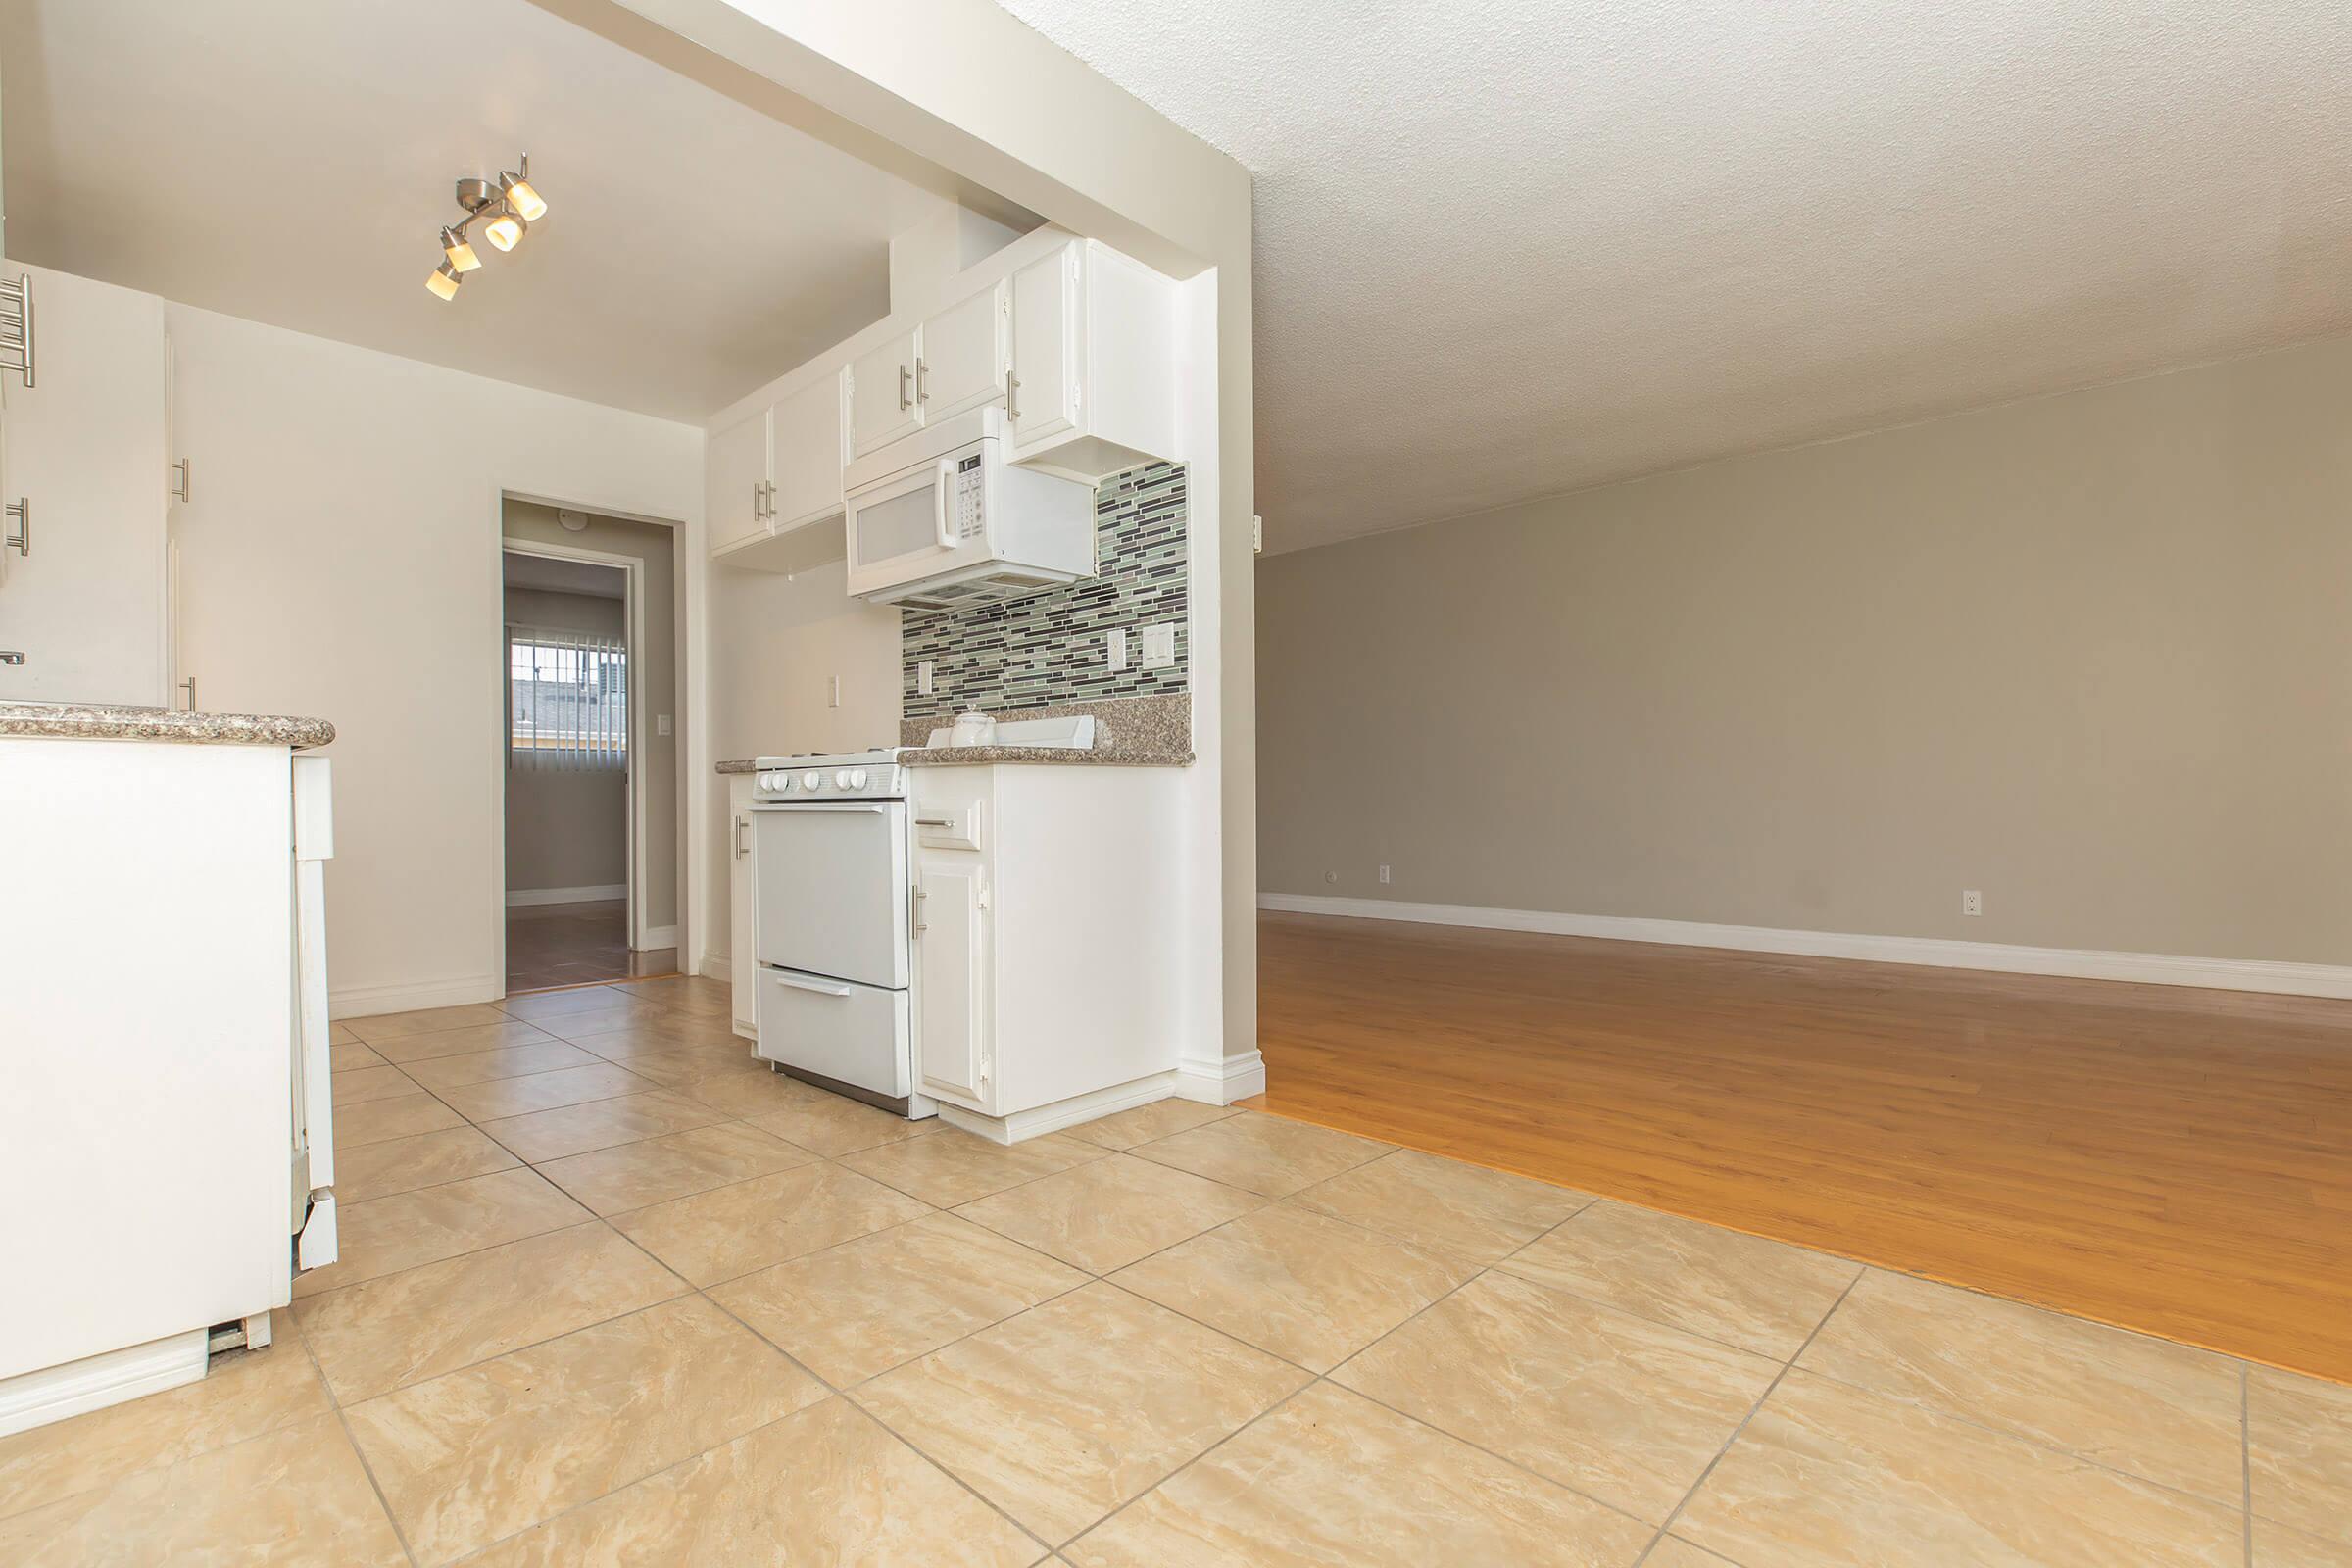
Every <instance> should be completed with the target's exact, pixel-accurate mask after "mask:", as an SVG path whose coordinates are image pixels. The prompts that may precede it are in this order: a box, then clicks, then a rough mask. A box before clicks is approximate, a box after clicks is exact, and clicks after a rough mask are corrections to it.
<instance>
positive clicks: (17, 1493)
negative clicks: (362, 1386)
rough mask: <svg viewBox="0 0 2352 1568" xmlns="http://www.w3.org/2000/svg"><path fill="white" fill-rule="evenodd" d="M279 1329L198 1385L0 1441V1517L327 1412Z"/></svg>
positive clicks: (322, 1393)
mask: <svg viewBox="0 0 2352 1568" xmlns="http://www.w3.org/2000/svg"><path fill="white" fill-rule="evenodd" d="M277 1327H278V1331H279V1332H278V1335H277V1337H276V1343H274V1344H272V1345H270V1347H269V1348H266V1349H260V1350H238V1351H232V1352H231V1353H229V1354H226V1355H221V1356H216V1357H215V1358H214V1359H213V1363H212V1366H211V1369H210V1370H208V1371H207V1372H206V1373H205V1375H204V1377H203V1378H202V1379H200V1380H199V1381H197V1382H194V1383H186V1384H182V1385H181V1386H180V1387H178V1388H176V1389H167V1390H165V1391H164V1392H163V1393H161V1394H150V1395H147V1396H146V1397H143V1398H137V1399H132V1400H129V1401H127V1402H126V1403H123V1404H115V1405H109V1406H107V1407H106V1408H105V1409H103V1410H92V1411H91V1412H90V1413H89V1414H87V1415H77V1416H74V1417H73V1418H72V1419H70V1420H66V1421H57V1422H53V1423H51V1424H50V1425H48V1426H44V1427H34V1428H33V1429H32V1430H31V1431H29V1432H20V1433H17V1434H16V1435H14V1436H13V1437H6V1438H0V1518H5V1517H7V1516H9V1515H12V1514H20V1513H24V1512H26V1511H27V1510H29V1509H32V1508H35V1507H39V1506H41V1505H43V1504H47V1503H52V1502H56V1501H57V1500H58V1499H60V1498H62V1497H67V1496H71V1495H74V1494H76V1493H82V1492H90V1491H94V1490H96V1489H98V1488H100V1487H109V1486H113V1485H114V1484H115V1483H117V1482H119V1481H121V1480H123V1478H124V1477H125V1476H131V1475H136V1474H138V1473H139V1472H140V1471H142V1470H155V1469H160V1468H161V1467H163V1466H165V1465H168V1464H177V1463H179V1462H181V1461H182V1460H186V1459H192V1458H194V1457H195V1456H196V1455H198V1454H200V1453H209V1452H211V1451H212V1450H213V1449H215V1448H223V1447H226V1446H229V1445H230V1444H232V1443H240V1442H243V1441H244V1440H245V1439H247V1438H256V1437H260V1436H261V1435H262V1434H263V1433H265V1432H274V1431H276V1430H277V1429H278V1428H279V1427H283V1426H291V1425H292V1424H293V1423H295V1422H297V1421H301V1420H304V1419H306V1418H308V1417H311V1416H316V1415H323V1414H325V1413H326V1412H327V1411H328V1410H329V1409H330V1408H331V1406H330V1405H329V1404H328V1403H327V1397H326V1389H325V1388H324V1387H323V1386H322V1385H321V1384H320V1383H319V1373H318V1371H317V1369H316V1368H314V1367H313V1366H312V1365H311V1358H310V1357H309V1356H308V1355H306V1354H304V1353H303V1348H302V1342H301V1341H300V1340H298V1339H296V1338H295V1337H294V1329H293V1321H292V1319H291V1318H289V1317H288V1316H287V1315H286V1314H284V1313H282V1312H281V1313H279V1314H278V1315H277Z"/></svg>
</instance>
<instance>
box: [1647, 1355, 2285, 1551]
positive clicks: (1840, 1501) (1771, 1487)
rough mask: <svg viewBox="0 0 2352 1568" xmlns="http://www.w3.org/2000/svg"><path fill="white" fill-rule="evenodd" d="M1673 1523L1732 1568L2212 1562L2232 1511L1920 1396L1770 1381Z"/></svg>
mask: <svg viewBox="0 0 2352 1568" xmlns="http://www.w3.org/2000/svg"><path fill="white" fill-rule="evenodd" d="M1675 1533H1676V1534H1677V1535H1681V1536H1687V1537H1689V1538H1690V1539H1691V1541H1694V1542H1696V1543H1697V1544H1700V1545H1702V1546H1705V1547H1706V1548H1708V1549H1709V1550H1711V1551H1716V1552H1720V1553H1722V1554H1723V1555H1725V1556H1727V1557H1730V1558H1731V1559H1732V1560H1733V1561H1735V1562H1737V1563H1740V1565H1741V1568H1816V1565H1818V1564H1820V1563H1822V1562H1824V1561H1831V1562H1851V1563H1870V1564H1874V1565H1883V1568H1950V1565H1952V1564H1955V1563H1966V1564H1968V1565H1969V1568H2028V1565H2033V1568H2094V1565H2096V1568H2113V1565H2118V1564H2127V1563H2128V1564H2131V1568H2176V1565H2191V1564H2193V1565H2199V1568H2224V1565H2226V1564H2233V1563H2242V1562H2243V1561H2244V1560H2245V1540H2244V1521H2243V1518H2242V1516H2241V1515H2240V1514H2238V1513H2237V1512H2236V1511H2235V1510H2233V1509H2229V1508H2223V1507H2220V1506H2218V1505H2216V1504H2213V1503H2209V1502H2204V1501H2200V1500H2199V1499H2197V1498H2194V1497H2191V1496H2188V1495H2185V1494H2183V1493H2178V1492H2170V1491H2167V1490H2165V1489H2164V1488H2161V1487H2156V1486H2152V1485H2150V1484H2148V1483H2147V1482H2144V1481H2136V1480H2133V1479H2132V1478H2131V1477H2129V1476H2123V1475H2118V1474H2116V1473H2115V1472H2114V1471H2112V1470H2105V1469H2101V1468H2099V1467H2098V1466H2095V1465H2092V1464H2088V1463H2086V1462H2084V1461H2082V1460H2081V1459H2074V1458H2069V1457H2068V1456H2066V1455H2064V1454H2061V1453H2055V1452H2052V1451H2051V1450H2050V1449H2047V1448H2043V1447H2038V1446H2034V1445H2033V1444H2030V1443H2026V1442H2024V1441H2022V1440H2020V1439H2017V1438H2011V1437H2006V1436H2003V1435H2002V1434H2000V1433H1997V1432H1988V1431H1986V1430H1985V1429H1984V1428H1983V1427H1978V1426H1972V1425H1969V1424H1967V1423H1965V1422H1962V1421H1957V1420H1954V1419H1953V1418H1951V1417H1949V1416H1944V1415H1939V1414H1937V1413H1936V1412H1934V1411H1932V1410H1928V1409H1926V1408H1924V1407H1922V1406H1920V1405H1916V1404H1911V1403H1908V1402H1905V1401H1903V1400H1899V1399H1890V1398H1887V1397H1885V1396H1884V1395H1878V1394H1873V1393H1871V1392H1869V1391H1868V1390H1865V1389H1857V1388H1853V1387H1851V1386H1850V1385H1847V1384H1843V1383H1838V1382H1834V1381H1832V1380H1830V1379H1828V1378H1822V1377H1816V1376H1814V1375H1813V1374H1811V1373H1809V1372H1805V1371H1802V1370H1798V1371H1792V1372H1790V1373H1789V1375H1788V1377H1786V1378H1785V1379H1783V1380H1782V1382H1781V1385H1780V1387H1779V1388H1777V1389H1775V1390H1773V1393H1772V1397H1770V1398H1769V1399H1767V1400H1765V1401H1764V1406H1763V1408H1762V1409H1760V1410H1758V1411H1757V1412H1756V1414H1755V1416H1754V1417H1753V1418H1752V1419H1751V1420H1750V1421H1749V1422H1748V1423H1747V1425H1746V1427H1745V1428H1743V1429H1742V1430H1741V1432H1740V1438H1739V1441H1738V1442H1736V1443H1734V1444H1733V1445H1732V1447H1731V1451H1730V1452H1728V1453H1726V1454H1725V1455H1724V1457H1723V1459H1722V1461H1721V1462H1720V1463H1719V1464H1717V1465H1716V1467H1715V1469H1714V1471H1713V1472H1712V1473H1711V1474H1709V1475H1708V1477H1707V1479H1706V1482H1705V1484H1704V1485H1703V1486H1701V1487H1700V1488H1699V1489H1698V1493H1697V1495H1696V1496H1694V1497H1693V1498H1691V1502H1690V1504H1689V1505H1688V1506H1687V1507H1685V1508H1684V1510H1683V1512H1682V1516H1681V1517H1680V1518H1679V1519H1678V1520H1677V1521H1676V1522H1675Z"/></svg>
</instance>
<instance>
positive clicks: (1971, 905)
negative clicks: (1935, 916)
mask: <svg viewBox="0 0 2352 1568" xmlns="http://www.w3.org/2000/svg"><path fill="white" fill-rule="evenodd" d="M1960 912H1961V913H1962V914H1983V913H1984V912H1985V895H1984V894H1982V893H1979V892H1978V891H1977V890H1976V889H1975V888H1970V889H1969V890H1968V891H1967V892H1966V893H1963V894H1961V895H1960Z"/></svg>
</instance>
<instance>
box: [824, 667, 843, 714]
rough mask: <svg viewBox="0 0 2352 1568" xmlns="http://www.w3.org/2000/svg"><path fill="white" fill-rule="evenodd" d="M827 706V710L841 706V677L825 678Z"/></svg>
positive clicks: (831, 676)
mask: <svg viewBox="0 0 2352 1568" xmlns="http://www.w3.org/2000/svg"><path fill="white" fill-rule="evenodd" d="M825 706H826V707H827V708H839V707H840V706H841V677H840V676H839V675H827V676H826V677H825Z"/></svg>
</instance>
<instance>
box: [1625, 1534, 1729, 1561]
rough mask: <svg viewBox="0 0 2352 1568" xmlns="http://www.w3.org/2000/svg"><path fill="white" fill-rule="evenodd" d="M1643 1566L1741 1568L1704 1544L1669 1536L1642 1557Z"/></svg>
mask: <svg viewBox="0 0 2352 1568" xmlns="http://www.w3.org/2000/svg"><path fill="white" fill-rule="evenodd" d="M1642 1568H1740V1565H1739V1564H1738V1563H1735V1562H1733V1561H1732V1559H1731V1558H1729V1557H1718V1556H1717V1555H1715V1553H1713V1552H1711V1551H1709V1550H1707V1549H1706V1548H1705V1547H1703V1546H1693V1545H1692V1544H1691V1543H1689V1542H1688V1541H1684V1540H1682V1539H1680V1538H1679V1537H1676V1536H1668V1537H1666V1538H1665V1539H1664V1540H1663V1541H1660V1542H1659V1543H1658V1544H1656V1545H1655V1546H1653V1547H1651V1548H1650V1553H1649V1555H1648V1556H1647V1557H1644V1558H1643V1559H1642Z"/></svg>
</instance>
